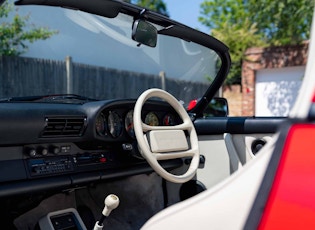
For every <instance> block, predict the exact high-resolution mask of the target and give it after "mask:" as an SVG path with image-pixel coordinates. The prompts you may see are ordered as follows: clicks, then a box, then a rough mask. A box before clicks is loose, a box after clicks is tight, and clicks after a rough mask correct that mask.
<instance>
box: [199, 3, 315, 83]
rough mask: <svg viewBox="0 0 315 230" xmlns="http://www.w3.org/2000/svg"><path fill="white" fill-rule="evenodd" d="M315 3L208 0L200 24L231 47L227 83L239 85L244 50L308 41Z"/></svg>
mask: <svg viewBox="0 0 315 230" xmlns="http://www.w3.org/2000/svg"><path fill="white" fill-rule="evenodd" d="M313 9H314V0H279V1H274V0H205V1H204V2H203V3H202V4H201V11H200V13H201V15H202V16H201V17H199V21H200V22H201V23H202V24H204V25H205V26H207V27H209V28H210V29H211V34H212V35H214V36H215V37H217V38H219V39H220V40H221V41H223V42H224V43H225V44H226V45H227V46H229V48H230V53H231V58H232V70H231V71H230V74H229V76H228V79H227V82H226V83H227V84H230V83H238V82H240V77H241V62H242V57H243V54H244V51H245V50H246V49H247V48H249V47H252V46H265V45H267V44H268V45H288V44H298V43H300V42H301V41H303V40H306V39H308V38H309V35H310V26H311V21H312V14H313Z"/></svg>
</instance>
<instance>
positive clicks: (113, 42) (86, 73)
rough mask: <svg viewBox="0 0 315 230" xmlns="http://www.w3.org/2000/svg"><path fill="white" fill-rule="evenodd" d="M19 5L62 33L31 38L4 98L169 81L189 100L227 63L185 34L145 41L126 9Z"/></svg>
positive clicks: (101, 94) (102, 94) (124, 91)
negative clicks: (110, 14)
mask: <svg viewBox="0 0 315 230" xmlns="http://www.w3.org/2000/svg"><path fill="white" fill-rule="evenodd" d="M19 8H20V9H19V13H20V14H28V15H29V17H30V19H29V20H30V21H31V22H32V23H34V24H36V25H39V26H45V27H47V28H49V29H51V30H53V31H56V32H57V33H56V34H54V35H53V36H52V37H51V38H49V39H47V40H43V41H37V42H34V43H30V44H28V46H29V49H28V51H27V52H26V53H25V54H23V55H22V56H23V58H16V59H14V60H13V59H11V61H8V62H7V64H8V65H9V67H8V69H9V70H11V76H10V78H11V80H12V81H11V82H13V84H11V85H10V82H8V85H7V86H8V87H9V88H10V90H7V91H6V92H2V94H1V95H0V96H1V98H6V97H21V96H22V97H24V96H35V95H55V94H75V95H80V96H84V97H88V98H93V99H98V100H103V99H116V98H137V97H138V96H139V95H140V94H141V93H142V92H143V91H144V90H146V89H148V88H162V89H164V90H166V91H168V92H170V93H171V94H172V95H174V96H175V97H176V98H177V99H178V100H180V101H181V102H182V103H183V104H184V105H186V106H187V105H188V103H189V102H190V101H191V100H193V99H198V98H199V97H201V96H202V95H203V94H204V92H205V91H206V90H207V88H208V87H209V85H210V84H211V82H212V81H213V80H214V78H215V77H216V75H217V72H218V71H219V68H220V58H219V56H218V55H217V54H216V52H214V51H213V50H211V49H209V48H207V47H204V46H202V45H199V44H197V43H194V42H191V41H187V40H183V39H180V38H178V37H172V36H167V35H162V34H159V35H158V39H157V45H156V47H154V48H152V47H148V46H145V45H139V44H138V43H137V42H136V41H134V40H132V39H131V33H132V25H133V21H134V18H133V17H132V16H129V15H126V14H122V13H119V14H118V16H117V17H115V18H105V17H101V16H96V15H93V14H89V13H85V12H82V11H74V10H69V9H63V8H55V7H42V6H22V7H19ZM47 15H49V17H47ZM152 24H153V23H152ZM153 25H154V26H155V27H156V29H157V30H158V31H160V30H161V29H165V28H163V27H162V26H159V25H156V24H153ZM25 62H27V63H28V64H27V65H23V63H25ZM10 65H12V66H11V67H10ZM13 66H15V67H16V66H18V68H14V67H13ZM13 70H14V72H13ZM26 73H27V74H26ZM17 82H18V84H20V83H21V85H20V86H19V87H16V86H17V85H16V83H17ZM21 88H23V90H22V89H21Z"/></svg>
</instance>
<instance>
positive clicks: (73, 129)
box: [41, 117, 86, 137]
mask: <svg viewBox="0 0 315 230" xmlns="http://www.w3.org/2000/svg"><path fill="white" fill-rule="evenodd" d="M45 121H46V125H45V128H44V130H43V132H42V135H41V136H42V137H79V136H82V135H83V132H84V130H85V127H86V118H85V117H46V118H45Z"/></svg>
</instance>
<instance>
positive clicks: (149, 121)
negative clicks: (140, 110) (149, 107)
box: [144, 112, 159, 126]
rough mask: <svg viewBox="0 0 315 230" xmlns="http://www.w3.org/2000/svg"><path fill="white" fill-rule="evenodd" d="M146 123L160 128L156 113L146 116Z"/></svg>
mask: <svg viewBox="0 0 315 230" xmlns="http://www.w3.org/2000/svg"><path fill="white" fill-rule="evenodd" d="M144 123H146V124H147V125H151V126H158V125H159V118H158V117H157V116H156V114H155V113H153V112H150V113H148V114H147V115H146V116H145V120H144Z"/></svg>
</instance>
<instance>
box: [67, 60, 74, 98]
mask: <svg viewBox="0 0 315 230" xmlns="http://www.w3.org/2000/svg"><path fill="white" fill-rule="evenodd" d="M66 71H67V94H71V93H73V92H72V81H73V70H72V58H71V57H70V56H67V57H66Z"/></svg>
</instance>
